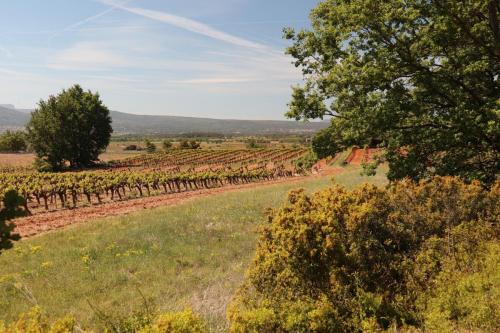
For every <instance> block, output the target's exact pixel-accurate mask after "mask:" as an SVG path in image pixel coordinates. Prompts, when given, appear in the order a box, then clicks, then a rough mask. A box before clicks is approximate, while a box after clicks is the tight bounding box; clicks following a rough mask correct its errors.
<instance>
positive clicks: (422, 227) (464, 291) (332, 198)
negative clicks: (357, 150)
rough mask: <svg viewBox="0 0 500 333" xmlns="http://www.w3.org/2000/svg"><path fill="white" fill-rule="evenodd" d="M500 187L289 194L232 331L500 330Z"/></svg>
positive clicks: (440, 184) (233, 310)
mask: <svg viewBox="0 0 500 333" xmlns="http://www.w3.org/2000/svg"><path fill="white" fill-rule="evenodd" d="M499 198H500V183H498V182H497V183H496V184H495V185H494V186H493V187H492V188H491V189H490V190H485V189H484V188H483V187H481V186H480V184H479V183H472V184H465V183H463V182H461V181H459V180H458V179H456V178H451V177H448V178H446V177H444V178H436V179H434V180H432V181H423V182H420V183H418V184H415V183H412V182H409V181H404V182H400V183H395V184H393V185H392V187H390V188H388V189H380V188H377V187H376V186H373V185H364V186H362V187H360V188H358V189H356V190H353V191H347V190H346V189H344V188H342V187H340V186H334V187H333V188H330V189H327V190H323V191H320V192H318V193H316V194H314V195H313V196H309V195H306V194H305V193H304V192H302V191H294V192H292V193H291V194H290V196H289V202H288V204H287V205H285V206H284V207H283V208H281V209H280V210H278V211H275V212H273V213H271V215H270V217H269V223H268V224H267V225H265V226H264V227H263V229H262V230H261V233H260V240H259V243H258V247H257V252H256V255H255V258H254V262H253V265H252V266H251V268H250V270H249V273H248V276H247V279H246V281H245V283H244V285H243V286H242V287H241V288H240V290H239V291H238V293H237V295H236V297H235V299H234V301H233V303H232V304H231V305H230V308H229V310H228V318H229V321H230V323H231V331H233V332H361V331H372V332H374V331H381V330H386V329H391V328H394V327H398V328H403V329H412V328H413V329H419V330H420V329H422V330H428V331H433V332H452V331H470V330H472V331H478V330H479V331H487V332H495V331H498V330H499V329H500V326H499V323H500V316H499V313H500V311H499V310H500V289H499V288H500V265H499V264H500V262H499V259H498V251H499V249H500V246H499V244H498V222H499V221H498V219H499V216H500V200H499Z"/></svg>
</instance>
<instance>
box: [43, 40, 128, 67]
mask: <svg viewBox="0 0 500 333" xmlns="http://www.w3.org/2000/svg"><path fill="white" fill-rule="evenodd" d="M129 64H130V63H129V61H128V60H127V59H126V58H125V57H123V56H121V55H120V54H119V53H117V52H115V51H113V50H111V49H109V48H108V47H106V45H103V44H102V43H98V42H79V43H76V44H75V45H73V46H72V47H70V48H68V49H66V50H63V51H61V52H59V53H57V54H55V55H53V56H51V58H50V60H49V62H48V67H49V68H53V69H68V70H82V71H89V70H90V71H92V70H100V69H108V68H110V67H124V66H127V65H129Z"/></svg>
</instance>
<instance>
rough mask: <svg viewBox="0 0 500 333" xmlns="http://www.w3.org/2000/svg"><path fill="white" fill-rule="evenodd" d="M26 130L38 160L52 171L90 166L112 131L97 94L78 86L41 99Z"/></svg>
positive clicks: (106, 110)
mask: <svg viewBox="0 0 500 333" xmlns="http://www.w3.org/2000/svg"><path fill="white" fill-rule="evenodd" d="M27 130H28V138H29V140H30V144H31V146H32V147H33V149H34V151H35V152H36V154H37V156H38V158H39V159H41V160H43V161H44V162H46V163H48V164H49V165H50V167H51V168H52V169H53V170H60V169H62V168H63V167H64V166H65V163H69V164H70V166H71V167H86V166H90V165H92V164H93V163H94V162H95V161H97V160H98V157H99V154H101V153H102V152H103V151H104V150H105V149H106V147H107V146H108V144H109V140H110V137H111V133H112V132H113V129H112V128H111V118H110V116H109V110H108V108H107V107H106V106H105V105H104V104H103V103H102V101H101V99H100V97H99V94H98V93H95V94H94V93H92V92H91V91H84V90H83V89H82V88H81V87H80V86H79V85H75V86H73V87H71V88H69V89H67V90H63V91H62V92H61V93H60V94H58V95H57V96H50V97H49V98H48V99H47V100H46V101H44V100H41V101H40V102H39V104H38V108H37V109H36V110H35V111H34V112H33V113H32V114H31V119H30V121H29V123H28V125H27ZM39 163H40V162H39Z"/></svg>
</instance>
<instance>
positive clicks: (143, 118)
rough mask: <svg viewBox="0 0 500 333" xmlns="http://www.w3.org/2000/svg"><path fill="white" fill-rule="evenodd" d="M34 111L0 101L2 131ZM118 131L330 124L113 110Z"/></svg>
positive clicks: (301, 129) (280, 129)
mask: <svg viewBox="0 0 500 333" xmlns="http://www.w3.org/2000/svg"><path fill="white" fill-rule="evenodd" d="M31 111H32V110H27V109H16V108H15V107H14V105H11V104H0V132H3V131H5V130H8V129H20V128H23V127H24V126H25V125H26V123H27V122H28V121H29V117H30V113H31ZM110 115H111V118H112V120H113V123H112V126H113V130H114V134H150V135H152V134H158V135H161V134H165V135H180V134H190V133H205V134H208V133H212V134H226V135H229V134H232V135H237V134H241V135H253V134H260V135H263V134H306V133H314V132H316V131H318V130H320V129H322V128H325V127H327V126H328V122H308V123H304V122H296V121H288V120H237V119H212V118H195V117H180V116H153V115H136V114H131V113H124V112H118V111H111V112H110Z"/></svg>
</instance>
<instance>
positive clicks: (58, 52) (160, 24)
mask: <svg viewBox="0 0 500 333" xmlns="http://www.w3.org/2000/svg"><path fill="white" fill-rule="evenodd" d="M317 3H318V1H317V0H129V1H127V0H44V1H41V0H0V13H1V16H0V17H1V20H0V104H7V103H8V104H14V105H15V106H16V107H17V108H34V107H36V104H37V103H38V101H39V100H40V99H46V98H47V97H48V96H49V95H54V94H57V93H58V92H60V91H61V90H62V89H64V88H67V87H70V86H71V85H73V84H76V83H78V84H80V85H81V86H82V87H83V88H84V89H86V90H87V89H89V90H91V91H94V92H95V91H98V92H99V94H100V95H101V98H102V100H103V102H104V104H105V105H106V106H108V108H110V109H111V110H116V111H122V112H128V113H135V114H155V115H178V116H194V117H211V118H232V119H284V116H283V114H284V113H285V112H286V110H287V103H288V102H289V101H290V96H291V86H293V85H295V84H298V83H300V82H301V79H302V76H301V73H300V70H299V69H297V68H295V67H294V66H293V64H292V59H291V58H290V57H289V56H287V55H285V54H284V51H285V48H286V47H287V45H289V44H290V42H289V41H286V40H283V39H282V29H283V28H284V27H294V28H296V29H302V28H308V27H309V20H308V16H309V12H310V10H311V9H312V8H314V7H315V6H316V4H317Z"/></svg>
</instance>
